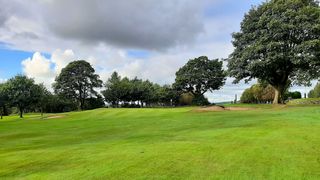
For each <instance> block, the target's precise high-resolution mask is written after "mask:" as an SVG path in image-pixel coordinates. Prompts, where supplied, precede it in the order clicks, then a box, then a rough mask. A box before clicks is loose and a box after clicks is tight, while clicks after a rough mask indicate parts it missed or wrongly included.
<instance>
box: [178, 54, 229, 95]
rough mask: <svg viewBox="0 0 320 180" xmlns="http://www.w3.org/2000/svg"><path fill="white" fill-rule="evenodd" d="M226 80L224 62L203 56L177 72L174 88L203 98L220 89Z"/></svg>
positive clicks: (192, 60) (190, 61)
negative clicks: (205, 94)
mask: <svg viewBox="0 0 320 180" xmlns="http://www.w3.org/2000/svg"><path fill="white" fill-rule="evenodd" d="M225 80H226V74H225V72H224V70H223V69H222V62H220V61H219V60H218V59H215V60H209V59H208V57H206V56H201V57H198V58H195V59H191V60H189V61H188V63H187V64H186V65H184V66H183V67H181V68H180V69H179V70H178V71H177V72H176V80H175V83H174V87H175V88H176V89H177V90H179V91H182V92H185V93H192V94H193V95H194V96H202V95H203V94H204V93H206V92H207V91H210V92H212V91H214V90H218V89H220V88H221V87H222V86H223V85H224V83H225Z"/></svg>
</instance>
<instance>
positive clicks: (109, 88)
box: [101, 72, 122, 107]
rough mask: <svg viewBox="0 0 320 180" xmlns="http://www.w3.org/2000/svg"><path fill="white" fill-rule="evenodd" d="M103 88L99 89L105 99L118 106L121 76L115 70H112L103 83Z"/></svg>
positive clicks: (120, 94)
mask: <svg viewBox="0 0 320 180" xmlns="http://www.w3.org/2000/svg"><path fill="white" fill-rule="evenodd" d="M104 86H105V88H106V89H105V90H103V91H101V93H102V94H103V96H104V98H105V100H106V101H107V102H109V103H111V104H112V105H113V106H115V107H118V106H119V102H120V101H121V96H122V93H121V90H120V87H121V76H119V75H118V73H117V72H113V73H112V75H111V77H110V78H109V79H108V81H107V82H106V83H105V85H104Z"/></svg>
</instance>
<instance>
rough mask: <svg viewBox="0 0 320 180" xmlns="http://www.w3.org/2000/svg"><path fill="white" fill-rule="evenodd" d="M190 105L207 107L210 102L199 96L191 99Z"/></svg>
mask: <svg viewBox="0 0 320 180" xmlns="http://www.w3.org/2000/svg"><path fill="white" fill-rule="evenodd" d="M192 105H196V106H207V105H210V102H209V101H208V99H207V98H206V97H204V95H201V96H195V97H194V98H193V100H192Z"/></svg>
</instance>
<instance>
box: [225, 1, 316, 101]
mask: <svg viewBox="0 0 320 180" xmlns="http://www.w3.org/2000/svg"><path fill="white" fill-rule="evenodd" d="M319 24H320V8H319V3H318V2H317V1H316V0H270V1H266V2H264V3H262V4H261V5H259V6H254V7H252V8H251V10H250V11H249V12H248V13H247V14H246V15H245V17H244V20H243V21H242V23H241V30H240V32H237V33H234V34H233V39H234V40H233V45H234V47H235V50H234V52H233V53H232V54H231V55H230V57H229V59H228V62H229V63H228V69H229V72H230V75H231V76H232V77H235V78H236V79H235V83H237V82H239V81H240V80H242V79H245V81H246V82H247V81H249V80H251V79H253V78H258V79H261V80H264V81H266V82H268V83H269V84H270V85H272V86H273V87H274V89H275V96H274V100H273V103H274V104H277V103H279V101H281V98H282V96H283V93H284V92H285V90H286V87H287V86H288V82H292V83H293V84H305V85H308V84H309V83H310V80H312V79H315V78H318V77H319V75H320V71H319V68H320V63H319V58H320V33H319V32H320V26H319Z"/></svg>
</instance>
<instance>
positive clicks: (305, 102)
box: [288, 98, 320, 106]
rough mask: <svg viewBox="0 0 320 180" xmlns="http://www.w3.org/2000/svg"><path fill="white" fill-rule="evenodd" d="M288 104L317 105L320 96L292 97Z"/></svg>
mask: <svg viewBox="0 0 320 180" xmlns="http://www.w3.org/2000/svg"><path fill="white" fill-rule="evenodd" d="M288 104H289V105H303V106H305V105H319V104H320V98H306V99H293V100H291V101H289V102H288Z"/></svg>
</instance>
